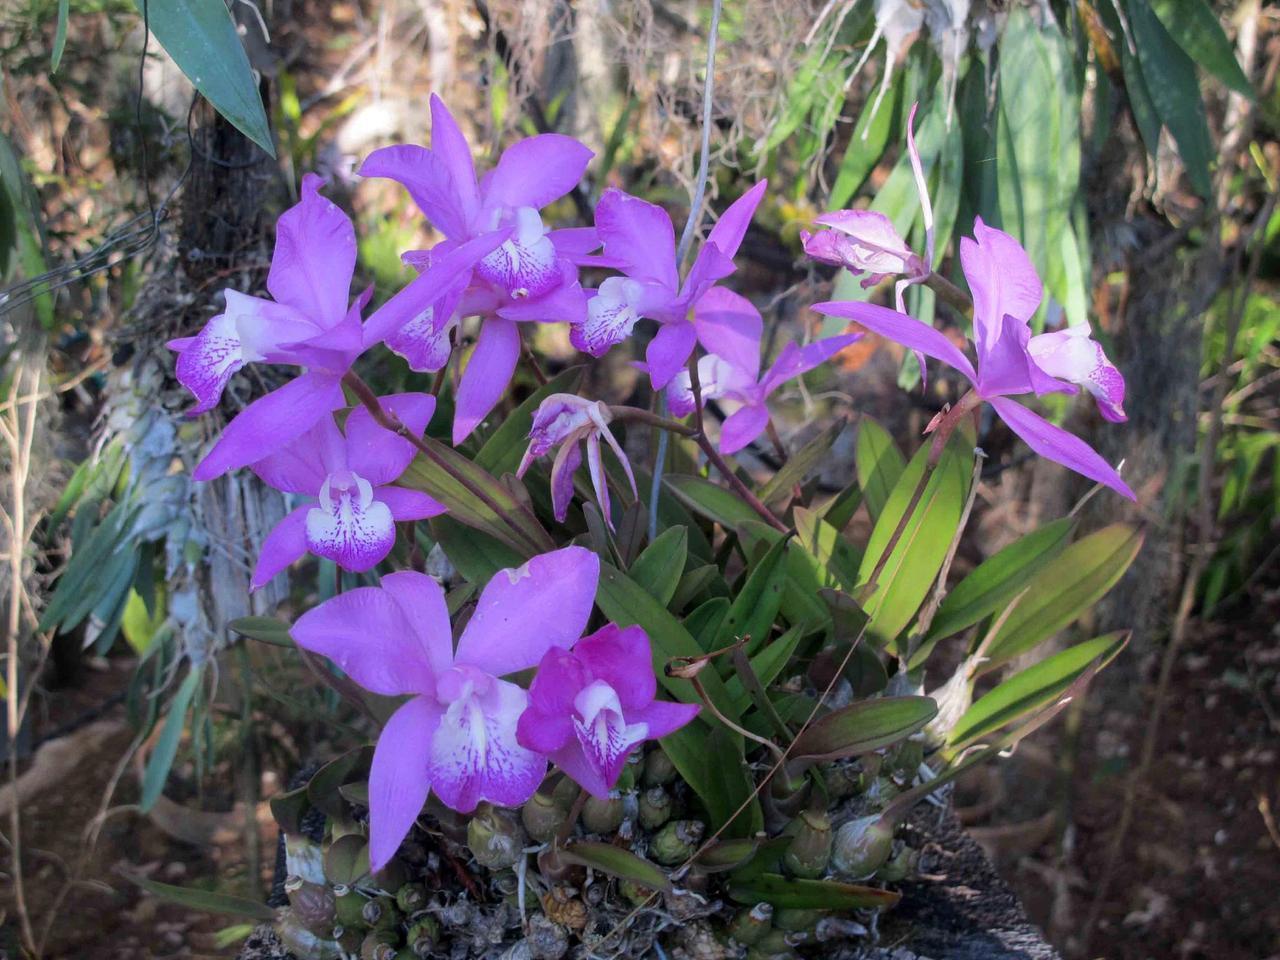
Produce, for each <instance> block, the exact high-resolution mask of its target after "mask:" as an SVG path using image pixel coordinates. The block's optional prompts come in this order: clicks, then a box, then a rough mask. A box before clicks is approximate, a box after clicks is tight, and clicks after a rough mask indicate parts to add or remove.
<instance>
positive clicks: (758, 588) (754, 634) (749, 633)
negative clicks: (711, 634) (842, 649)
mask: <svg viewBox="0 0 1280 960" xmlns="http://www.w3.org/2000/svg"><path fill="white" fill-rule="evenodd" d="M787 543H788V540H787V538H785V537H781V538H779V539H778V542H777V543H775V544H774V545H773V546H771V547H770V548H769V550H768V552H767V553H766V554H765V555H764V557H762V558H761V560H760V562H759V563H757V564H755V566H753V567H752V568H751V572H750V574H749V575H748V576H747V581H746V583H744V584H743V585H742V590H741V592H739V594H738V595H737V596H736V597H734V599H733V605H732V606H731V607H730V608H729V615H728V616H727V617H725V619H724V623H722V624H721V625H720V639H719V640H718V641H717V643H716V646H717V647H727V646H729V644H731V643H733V642H734V641H735V640H738V639H739V638H746V639H747V645H746V650H747V653H748V654H750V653H754V652H755V651H756V650H759V649H760V648H761V647H763V646H764V644H765V642H766V641H767V640H768V639H769V634H770V632H771V631H772V629H773V621H774V620H775V619H777V616H778V608H779V606H781V604H782V590H783V586H784V584H785V582H786V577H787V569H786V566H785V565H784V564H783V559H784V558H785V557H786V552H787Z"/></svg>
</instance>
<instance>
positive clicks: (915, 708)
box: [791, 697, 938, 761]
mask: <svg viewBox="0 0 1280 960" xmlns="http://www.w3.org/2000/svg"><path fill="white" fill-rule="evenodd" d="M937 715H938V704H937V703H935V702H934V699H933V698H932V697H882V698H880V699H878V700H861V701H859V702H857V703H853V704H850V705H849V706H847V707H843V708H841V709H839V710H834V711H832V712H831V713H829V714H827V715H826V716H825V717H822V718H820V719H818V720H815V721H814V722H813V723H812V724H811V725H810V726H809V729H807V730H805V731H804V733H802V734H800V736H798V737H796V741H795V743H794V744H793V745H792V749H791V756H792V757H793V758H795V759H797V760H799V759H802V758H803V759H806V760H811V761H813V760H816V761H827V760H839V759H841V758H844V757H856V756H859V755H861V754H864V753H870V752H871V751H873V750H879V749H880V748H881V747H888V746H891V745H892V744H895V743H897V742H898V741H900V740H905V739H906V738H907V737H909V736H911V735H912V734H913V733H916V732H917V731H919V730H922V729H924V726H925V724H927V723H928V722H929V721H930V720H932V719H933V718H934V717H935V716H937Z"/></svg>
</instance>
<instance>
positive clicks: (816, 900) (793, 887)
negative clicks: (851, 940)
mask: <svg viewBox="0 0 1280 960" xmlns="http://www.w3.org/2000/svg"><path fill="white" fill-rule="evenodd" d="M729 896H730V898H732V899H733V900H735V901H737V902H738V903H743V904H747V903H750V904H755V903H768V904H772V905H773V907H774V909H776V910H787V909H794V910H887V909H888V908H889V907H892V906H893V905H894V904H896V903H897V902H898V901H899V900H900V899H902V894H900V893H894V892H893V891H891V890H881V889H879V888H878V887H863V886H859V885H857V884H853V883H840V882H838V881H835V880H801V879H799V878H797V877H784V876H782V875H781V874H778V873H762V874H760V875H759V876H757V877H752V878H751V879H749V880H734V881H733V882H732V883H730V885H729Z"/></svg>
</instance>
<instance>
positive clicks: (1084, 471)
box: [989, 397, 1138, 502]
mask: <svg viewBox="0 0 1280 960" xmlns="http://www.w3.org/2000/svg"><path fill="white" fill-rule="evenodd" d="M989 402H990V403H991V405H992V406H993V407H995V409H996V412H997V413H998V414H1000V417H1001V419H1002V420H1004V422H1005V423H1007V424H1008V425H1009V429H1010V430H1012V431H1013V432H1014V433H1016V434H1017V435H1018V436H1019V437H1021V438H1022V439H1023V442H1025V443H1026V445H1027V446H1028V447H1030V448H1031V449H1032V450H1034V451H1035V452H1036V453H1038V454H1039V455H1040V456H1042V457H1044V458H1045V459H1047V460H1052V461H1053V462H1054V463H1060V464H1062V465H1063V466H1064V467H1066V468H1068V469H1069V470H1074V471H1075V472H1076V473H1078V474H1080V475H1081V476H1085V477H1088V478H1089V479H1090V480H1096V481H1097V482H1098V483H1101V484H1104V485H1106V486H1108V487H1110V488H1111V489H1112V490H1114V491H1116V492H1117V493H1119V494H1120V495H1121V496H1125V497H1128V498H1129V499H1130V500H1133V501H1135V502H1136V501H1137V499H1138V498H1137V497H1136V496H1135V495H1134V493H1133V491H1132V490H1131V489H1129V485H1128V484H1126V483H1125V482H1124V481H1123V480H1121V479H1120V474H1119V473H1117V472H1116V470H1115V469H1114V468H1113V467H1112V466H1111V464H1109V463H1107V461H1106V460H1104V459H1102V457H1101V456H1100V455H1099V454H1098V452H1097V451H1096V450H1094V449H1093V448H1092V447H1090V446H1089V445H1088V444H1087V443H1085V442H1084V441H1083V440H1081V439H1080V438H1079V437H1077V436H1076V435H1075V434H1072V433H1068V432H1067V431H1066V430H1063V429H1062V428H1061V427H1056V426H1054V425H1053V424H1052V423H1050V422H1049V421H1047V420H1045V419H1044V418H1043V417H1040V416H1039V415H1037V414H1035V413H1032V412H1031V411H1030V410H1028V409H1027V408H1026V407H1024V406H1023V405H1022V404H1020V403H1018V402H1017V401H1016V400H1010V399H1008V398H1005V397H995V398H994V399H992V400H990V401H989Z"/></svg>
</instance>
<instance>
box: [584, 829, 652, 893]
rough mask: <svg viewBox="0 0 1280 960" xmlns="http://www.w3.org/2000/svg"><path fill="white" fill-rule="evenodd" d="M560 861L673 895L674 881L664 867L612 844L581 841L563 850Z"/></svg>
mask: <svg viewBox="0 0 1280 960" xmlns="http://www.w3.org/2000/svg"><path fill="white" fill-rule="evenodd" d="M560 859H562V860H564V861H565V862H566V863H575V864H577V865H578V866H582V867H590V868H591V869H592V870H599V871H600V872H601V873H606V874H608V875H609V876H611V877H617V878H618V879H619V880H629V881H630V882H632V883H636V884H639V885H640V886H642V887H647V888H649V889H650V890H661V891H662V892H663V893H670V892H671V878H670V877H668V876H667V874H666V872H665V871H663V869H662V868H661V867H659V866H658V865H657V864H655V863H650V862H649V861H648V860H645V859H643V858H641V857H637V856H636V855H635V854H634V853H631V852H630V851H628V850H623V849H622V848H621V847H615V846H614V845H613V844H611V843H595V842H593V841H589V840H578V841H576V842H574V843H571V844H569V845H568V846H567V847H565V848H564V849H563V850H561V851H560Z"/></svg>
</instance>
